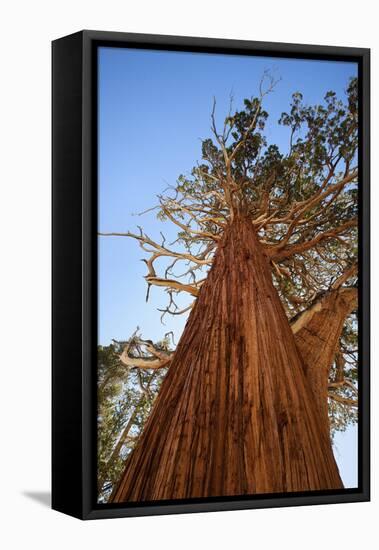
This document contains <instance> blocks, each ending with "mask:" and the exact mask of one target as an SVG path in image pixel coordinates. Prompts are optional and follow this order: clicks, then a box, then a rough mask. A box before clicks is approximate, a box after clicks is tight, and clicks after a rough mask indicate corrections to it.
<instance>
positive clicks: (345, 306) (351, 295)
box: [291, 288, 357, 424]
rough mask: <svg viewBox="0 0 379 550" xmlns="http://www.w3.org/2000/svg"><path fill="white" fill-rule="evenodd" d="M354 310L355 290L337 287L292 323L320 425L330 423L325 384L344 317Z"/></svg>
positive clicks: (355, 305)
mask: <svg viewBox="0 0 379 550" xmlns="http://www.w3.org/2000/svg"><path fill="white" fill-rule="evenodd" d="M356 307H357V289H356V288H338V289H334V290H331V291H329V292H327V293H326V294H324V295H323V296H321V297H319V298H318V299H317V300H316V301H315V303H314V304H312V306H311V307H310V308H308V309H307V310H306V311H304V312H303V313H302V314H301V315H299V316H298V317H297V319H295V320H294V322H292V323H291V328H292V332H293V334H294V336H295V342H296V346H297V349H298V350H299V353H300V355H301V357H302V359H303V364H304V368H305V374H306V377H307V379H308V382H309V384H310V386H311V389H312V392H313V395H314V397H315V400H316V404H317V407H318V410H319V414H320V419H321V420H322V423H323V424H325V422H327V423H328V422H329V415H328V382H329V373H330V368H331V366H332V364H333V360H334V357H335V354H336V351H337V349H338V344H339V340H340V337H341V333H342V328H343V325H344V323H345V319H346V316H347V315H348V314H349V313H351V312H352V311H353V310H354V309H355V308H356Z"/></svg>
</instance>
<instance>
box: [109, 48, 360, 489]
mask: <svg viewBox="0 0 379 550" xmlns="http://www.w3.org/2000/svg"><path fill="white" fill-rule="evenodd" d="M98 67H99V117H98V118H99V211H98V215H99V231H101V232H111V231H116V232H123V231H128V230H129V231H133V232H137V231H138V230H137V225H141V226H143V229H144V231H145V232H146V233H148V234H149V235H150V236H151V237H153V238H156V239H158V240H160V231H163V233H164V234H165V236H167V238H168V239H171V240H173V237H174V235H175V231H174V230H173V228H172V227H170V225H169V223H167V222H166V223H161V222H159V221H158V220H157V219H156V216H155V214H154V212H153V213H149V214H145V215H143V216H137V215H135V214H137V213H139V212H142V211H144V210H146V209H148V208H150V207H152V206H154V205H155V204H156V200H155V196H156V195H157V194H158V193H161V192H162V191H163V190H164V189H165V188H166V187H167V185H169V184H175V181H176V179H177V177H178V176H179V175H180V174H183V173H188V172H190V170H191V168H192V166H193V165H194V164H195V163H196V161H197V160H200V152H201V142H200V140H201V139H202V138H206V137H209V136H210V112H211V109H212V103H213V97H215V98H216V100H217V109H216V118H217V119H218V120H219V121H220V123H221V122H222V121H223V119H224V117H225V116H226V114H227V111H228V108H229V99H230V95H231V93H232V94H233V97H234V107H235V108H236V109H238V108H240V107H241V106H242V102H243V99H244V98H246V97H251V96H253V95H256V94H257V91H258V86H259V82H260V80H261V77H262V74H263V72H264V71H265V70H266V69H268V70H270V71H271V73H272V74H273V75H274V77H275V78H280V79H281V80H280V81H279V82H278V84H277V85H276V87H275V90H274V92H273V93H271V94H270V95H269V96H267V97H266V99H265V103H264V108H265V110H266V111H268V113H269V115H270V116H269V119H268V122H267V126H266V132H265V134H266V136H267V139H268V142H269V143H276V144H277V145H278V146H279V147H280V148H281V149H282V150H285V149H286V147H287V144H288V130H287V129H286V128H283V127H281V126H279V125H278V124H277V121H278V119H279V117H280V115H281V113H282V112H283V111H285V110H287V109H288V106H289V103H290V100H291V95H292V93H293V92H295V91H300V92H302V93H303V96H304V100H305V101H306V102H307V103H317V102H320V101H321V100H322V98H323V96H324V95H325V93H326V91H328V90H335V91H336V92H337V94H338V95H342V94H343V92H344V90H345V88H346V85H347V82H348V79H349V78H350V77H351V76H356V74H357V66H356V64H353V63H344V62H330V61H313V60H312V61H310V60H295V59H282V58H268V57H264V58H263V57H247V56H234V55H233V56H227V55H219V54H217V55H216V54H199V53H196V54H194V53H185V52H163V51H148V50H133V49H124V48H100V49H99V65H98ZM143 257H146V256H144V253H143V251H142V250H141V249H140V248H139V246H138V243H137V242H136V241H134V240H132V239H127V238H120V237H119V238H116V237H114V238H113V237H100V238H99V327H98V328H99V343H101V344H104V345H106V344H108V343H110V341H111V339H112V338H114V339H116V340H117V339H120V340H122V339H126V338H128V337H129V336H130V335H131V334H132V332H133V331H134V330H135V329H136V327H137V326H139V327H140V329H141V331H142V334H143V336H145V337H146V338H150V339H152V340H158V339H161V338H162V337H163V335H164V334H165V333H166V332H168V331H171V330H172V331H173V332H174V334H175V336H176V341H177V340H178V337H179V336H180V334H181V331H182V329H183V326H184V323H185V318H178V317H175V318H168V317H167V316H166V321H165V322H166V325H165V326H164V325H162V324H161V323H160V313H159V312H158V311H157V310H156V308H157V307H162V306H164V305H165V304H166V300H165V293H164V291H163V290H161V289H159V288H157V287H155V288H152V289H151V292H150V300H149V302H148V303H146V302H145V296H146V284H145V280H144V278H143V276H144V275H145V274H146V267H145V264H144V263H143V262H142V261H141V259H142V258H143ZM336 445H337V448H338V452H337V453H336V456H337V459H338V462H339V466H340V469H341V472H342V475H343V477H344V481H345V485H346V486H354V485H355V484H356V430H355V429H354V428H352V429H349V430H347V432H346V433H345V434H340V435H338V436H337V437H336ZM338 455H339V456H338Z"/></svg>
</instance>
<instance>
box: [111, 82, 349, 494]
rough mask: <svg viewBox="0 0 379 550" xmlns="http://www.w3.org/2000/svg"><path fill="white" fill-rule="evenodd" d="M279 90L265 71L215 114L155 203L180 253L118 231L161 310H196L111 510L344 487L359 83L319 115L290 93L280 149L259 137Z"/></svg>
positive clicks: (331, 98) (331, 99) (332, 97)
mask: <svg viewBox="0 0 379 550" xmlns="http://www.w3.org/2000/svg"><path fill="white" fill-rule="evenodd" d="M267 80H268V85H267ZM273 87H274V82H273V81H272V79H270V77H267V75H266V77H265V78H264V79H263V80H262V82H261V86H260V90H259V95H258V96H257V97H252V98H250V99H246V100H245V102H244V108H243V109H242V110H239V111H235V112H233V109H232V107H231V109H230V112H229V114H228V116H227V117H226V118H225V121H224V124H223V126H222V128H221V130H218V128H217V124H216V103H215V102H214V106H213V111H212V114H211V131H212V137H211V138H209V139H205V140H203V142H202V158H201V161H200V162H199V163H198V164H197V165H196V166H194V167H193V169H192V171H191V173H190V175H182V176H180V177H179V178H178V181H177V184H176V185H175V186H173V187H172V188H169V189H168V190H166V191H165V192H164V193H163V194H162V195H160V196H159V197H158V205H157V207H156V208H157V212H158V217H159V219H160V220H162V221H169V222H170V223H172V224H174V225H175V226H176V227H177V229H178V235H177V239H176V241H175V242H174V243H172V244H168V243H167V242H166V239H165V238H164V236H163V234H162V239H161V240H160V241H157V240H156V239H153V238H152V237H150V236H148V235H147V234H146V233H145V232H144V231H143V229H142V228H140V231H139V233H131V232H126V233H108V235H119V236H125V237H129V238H133V239H136V240H137V241H138V242H139V244H140V246H141V247H142V249H143V250H144V251H145V252H147V253H148V258H147V259H145V262H146V266H147V275H146V281H147V284H148V292H149V289H150V288H151V287H152V286H159V287H163V288H165V289H166V291H167V293H168V297H169V302H168V304H167V306H166V307H165V308H164V309H163V311H162V314H163V315H164V314H169V313H171V314H174V315H177V314H180V313H188V320H187V323H186V326H185V329H184V332H183V334H182V336H181V339H180V341H179V343H178V346H177V349H176V351H175V353H174V355H173V357H172V359H171V361H170V366H169V370H168V373H167V376H166V377H165V380H164V382H163V384H162V388H161V390H160V392H159V395H158V398H157V400H156V402H155V405H154V407H153V410H152V413H151V415H150V417H149V419H148V421H147V424H146V426H145V428H144V431H143V433H142V435H141V437H140V440H139V442H138V445H137V447H136V449H135V450H134V451H133V453H132V454H131V456H130V459H129V460H128V462H127V464H126V467H125V471H124V473H123V475H122V478H121V480H120V483H119V484H118V486H117V488H116V490H115V491H114V492H113V495H112V500H113V501H125V500H131V501H133V500H152V499H164V498H170V499H171V498H189V497H198V496H219V495H241V494H253V493H265V492H266V493H271V492H277V491H279V492H286V491H303V490H318V489H335V488H339V487H341V486H342V481H341V479H340V476H339V472H338V468H337V465H336V462H335V459H334V456H333V452H332V447H331V440H330V423H329V418H328V399H331V402H332V407H331V409H332V413H333V414H332V417H333V418H336V414H335V411H336V407H337V406H339V405H341V406H343V407H346V406H349V407H350V408H351V407H356V405H357V399H356V366H355V365H354V363H355V362H356V355H357V352H356V349H355V348H356V320H355V319H354V315H355V312H356V308H357V290H356V277H357V268H356V258H357V183H358V167H357V147H358V109H357V103H358V97H357V81H356V79H352V80H351V81H350V82H349V84H348V87H347V91H346V92H347V93H346V98H345V100H341V99H338V98H337V96H336V94H335V93H334V92H328V93H327V94H326V95H325V99H324V102H323V104H321V105H315V106H308V105H306V104H305V103H304V101H303V97H302V95H301V94H300V93H295V94H294V95H293V98H292V103H291V105H290V109H289V112H285V113H283V114H282V116H281V118H280V120H279V124H281V125H283V126H284V127H286V128H287V130H288V138H289V139H288V148H287V150H286V151H281V150H280V149H279V147H277V146H276V145H275V144H270V143H268V142H267V139H266V138H265V135H264V130H265V124H266V121H267V118H268V113H267V112H266V111H265V110H264V98H265V96H266V95H267V94H268V93H271V92H272V90H273ZM164 261H165V262H166V263H165V264H164ZM163 265H164V268H163V271H161V272H159V268H162V266H163ZM180 265H182V266H184V267H182V268H180ZM182 293H185V294H187V295H188V296H189V297H190V298H191V300H190V301H189V302H188V303H187V304H186V305H185V307H184V308H180V307H179V305H178V300H177V297H178V296H179V295H180V294H182ZM347 320H348V321H347ZM347 365H348V366H347ZM341 391H344V392H345V393H346V392H347V393H348V396H346V395H345V396H344V395H341ZM352 416H354V415H352ZM337 417H339V421H340V422H342V424H341V425H342V426H343V424H344V422H345V425H346V418H345V420H344V415H343V414H341V412H340V413H339V414H337Z"/></svg>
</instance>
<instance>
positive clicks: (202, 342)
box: [111, 217, 342, 502]
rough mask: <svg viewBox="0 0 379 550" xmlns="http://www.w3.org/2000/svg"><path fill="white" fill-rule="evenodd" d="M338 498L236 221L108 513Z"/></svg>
mask: <svg viewBox="0 0 379 550" xmlns="http://www.w3.org/2000/svg"><path fill="white" fill-rule="evenodd" d="M340 487H342V482H341V479H340V476H339V473H338V468H337V465H336V462H335V459H334V456H333V452H332V448H331V443H330V436H329V429H328V425H325V423H323V422H322V421H321V419H320V418H319V415H318V414H317V406H316V402H315V400H314V397H313V394H312V391H311V389H310V387H309V386H308V381H307V379H306V377H305V374H304V366H303V364H302V361H301V359H300V355H299V353H298V350H297V348H296V344H295V339H294V335H293V333H292V331H291V327H290V325H289V323H288V320H287V318H286V316H285V313H284V310H283V307H282V304H281V302H280V298H279V296H278V294H277V292H276V290H275V288H274V287H273V284H272V281H271V272H270V267H269V263H268V259H267V257H266V255H265V254H264V252H263V250H262V248H261V245H260V243H259V241H258V238H257V236H256V234H255V230H254V228H253V226H252V224H251V222H250V221H249V220H248V219H245V218H242V217H236V218H235V219H234V221H233V222H232V223H231V224H230V225H229V227H228V228H227V229H226V230H225V233H224V235H223V237H222V240H221V242H220V244H219V247H218V250H217V252H216V256H215V259H214V263H213V265H212V268H211V270H210V272H209V275H208V277H207V280H206V282H205V283H204V285H203V286H202V287H201V290H200V293H199V297H198V299H197V302H196V304H195V306H194V308H193V310H192V312H191V314H190V316H189V318H188V321H187V324H186V327H185V329H184V332H183V334H182V337H181V339H180V342H179V344H178V347H177V349H176V352H175V356H174V358H173V361H172V364H171V367H170V369H169V372H168V374H167V376H166V378H165V380H164V382H163V384H162V388H161V391H160V393H159V395H158V398H157V400H156V402H155V405H154V408H153V411H152V413H151V415H150V418H149V420H148V422H147V425H146V427H145V430H144V432H143V434H142V436H141V438H140V441H139V442H138V444H137V447H136V449H135V450H134V451H133V454H132V455H131V457H130V459H129V460H128V462H127V465H126V469H125V472H124V474H123V476H122V478H121V480H120V483H119V485H118V487H117V488H116V490H115V491H114V493H113V495H112V498H111V501H113V502H124V501H141V500H155V499H180V498H191V497H209V496H213V497H214V496H222V495H244V494H254V493H258V494H261V493H274V492H288V491H308V490H319V489H336V488H340Z"/></svg>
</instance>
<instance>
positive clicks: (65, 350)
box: [52, 30, 370, 519]
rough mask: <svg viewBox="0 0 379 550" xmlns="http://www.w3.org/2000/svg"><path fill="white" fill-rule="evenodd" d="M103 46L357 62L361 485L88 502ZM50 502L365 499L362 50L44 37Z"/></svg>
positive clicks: (102, 35) (225, 505)
mask: <svg viewBox="0 0 379 550" xmlns="http://www.w3.org/2000/svg"><path fill="white" fill-rule="evenodd" d="M101 45H108V46H109V45H111V46H117V47H133V48H145V49H160V50H176V51H189V52H210V53H211V52H215V53H224V54H239V55H263V56H265V55H267V56H270V57H288V58H303V59H326V60H342V61H349V60H350V61H355V62H357V63H358V67H359V69H358V74H359V101H360V129H359V132H360V133H359V140H360V146H359V170H360V174H359V239H360V241H359V244H360V246H359V350H360V353H359V380H360V384H359V437H358V440H359V441H358V444H359V452H358V454H359V456H358V464H359V484H358V485H359V486H358V488H357V489H344V490H343V491H322V492H321V491H320V492H317V493H315V492H312V493H311V494H310V493H304V494H303V493H293V494H289V493H286V494H282V495H278V494H275V495H258V496H249V497H243V498H242V497H223V498H218V499H206V498H204V499H193V500H191V501H180V502H179V501H176V502H175V501H159V502H156V503H140V504H136V503H133V504H123V505H116V504H106V505H100V504H97V503H96V479H95V478H96V370H97V367H96V345H97V62H96V59H97V55H96V52H97V48H98V47H99V46H101ZM52 61H53V65H52V95H53V112H52V114H53V123H52V138H53V140H52V141H53V145H52V156H53V168H52V180H53V198H52V210H53V226H52V230H53V266H52V277H53V293H52V306H53V311H52V325H53V326H52V340H53V354H52V376H53V382H52V507H53V509H55V510H58V511H60V512H64V513H66V514H69V515H72V516H75V517H77V518H81V519H96V518H112V517H123V516H143V515H155V514H176V513H187V512H205V511H220V510H241V509H248V508H267V507H279V506H301V505H310V504H328V503H342V502H359V501H368V500H369V499H370V366H369V363H370V342H369V334H370V304H369V301H370V290H369V285H370V279H369V273H370V264H369V261H370V258H369V254H370V252H369V249H370V183H369V180H370V50H369V49H362V48H345V47H334V46H333V47H332V46H310V45H300V44H283V43H266V42H250V41H241V40H223V39H222V40H219V39H208V38H189V37H179V36H159V35H144V34H129V33H118V32H102V31H90V30H86V31H81V32H78V33H75V34H72V35H70V36H66V37H63V38H61V39H58V40H55V41H54V42H53V43H52Z"/></svg>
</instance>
